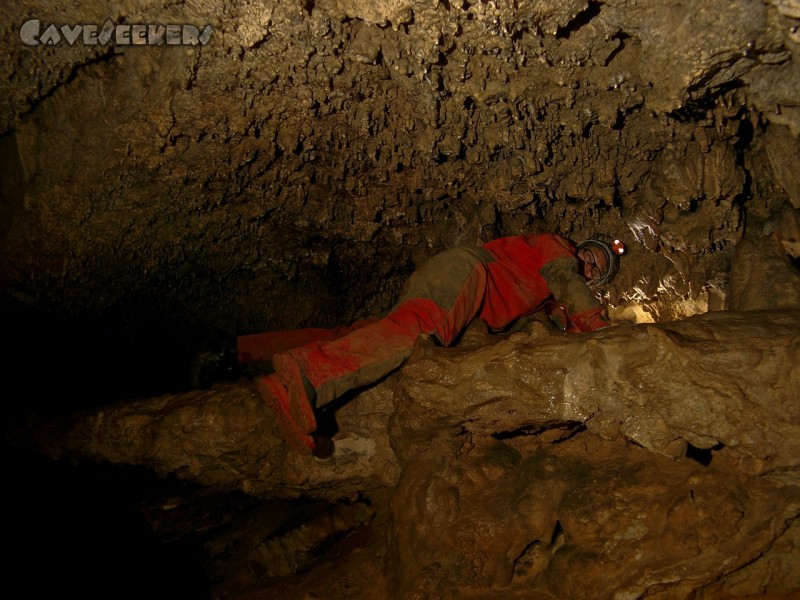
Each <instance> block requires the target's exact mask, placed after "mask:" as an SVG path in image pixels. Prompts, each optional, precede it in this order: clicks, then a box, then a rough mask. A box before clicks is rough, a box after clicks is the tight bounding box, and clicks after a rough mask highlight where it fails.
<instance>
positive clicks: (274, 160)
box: [0, 0, 800, 331]
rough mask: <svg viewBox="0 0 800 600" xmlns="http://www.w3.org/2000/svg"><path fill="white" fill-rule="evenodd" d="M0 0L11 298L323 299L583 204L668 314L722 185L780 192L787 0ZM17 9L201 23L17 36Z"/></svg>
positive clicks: (235, 315) (284, 319)
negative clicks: (95, 38) (178, 28)
mask: <svg viewBox="0 0 800 600" xmlns="http://www.w3.org/2000/svg"><path fill="white" fill-rule="evenodd" d="M2 11H3V17H4V18H3V23H4V26H3V27H4V28H5V29H4V37H3V45H4V46H3V47H4V49H5V52H4V53H3V54H2V59H0V72H2V73H4V74H5V76H4V77H3V80H4V81H6V82H9V83H8V84H6V85H7V89H8V93H7V94H3V100H2V102H3V106H4V110H3V111H2V121H1V122H0V131H2V132H4V133H5V135H4V137H3V138H2V141H1V142H0V146H2V148H0V160H2V162H3V165H4V169H3V171H4V177H3V189H4V197H5V198H6V200H5V201H4V203H3V211H4V212H3V215H4V218H3V230H2V231H3V237H2V244H3V252H4V257H5V260H4V262H3V268H2V273H0V275H2V278H3V281H4V282H5V286H4V288H5V291H4V294H3V297H2V300H3V302H4V304H5V305H7V306H8V307H9V310H15V311H20V312H22V313H23V314H25V315H26V316H27V314H28V312H26V311H32V312H34V313H35V311H37V310H51V311H54V312H58V313H59V314H60V313H65V314H68V315H74V314H79V315H90V316H91V315H96V314H102V315H122V316H123V317H122V318H127V319H129V320H131V321H133V325H132V327H134V328H135V327H136V326H137V325H140V324H141V323H142V322H145V323H147V322H148V319H150V320H152V319H155V318H158V317H163V318H172V319H175V320H183V321H188V322H189V323H192V324H204V325H207V324H216V325H220V326H223V327H225V328H228V329H231V330H240V331H256V330H259V329H274V328H280V327H291V326H299V325H309V324H310V325H325V324H328V325H334V324H339V323H343V322H347V321H349V320H352V319H353V318H355V317H357V316H363V315H365V314H366V313H370V312H376V311H379V310H382V309H385V308H387V307H388V306H389V305H390V304H391V301H392V299H393V297H394V295H395V294H396V292H397V289H398V286H399V285H400V283H401V282H402V278H403V277H404V276H406V275H407V274H408V273H409V272H410V270H411V269H412V268H413V266H414V265H415V264H419V263H420V262H421V261H422V260H423V259H424V258H426V257H428V256H430V255H431V254H433V253H434V252H437V251H439V250H443V249H445V248H448V247H450V246H453V245H456V244H459V243H479V242H482V241H486V240H488V239H489V238H491V237H494V236H497V235H502V234H513V233H519V232H526V231H557V232H560V233H563V234H566V235H570V236H575V237H581V236H585V235H588V234H590V233H592V232H594V231H595V230H598V229H600V230H613V231H616V232H617V233H618V234H620V235H623V236H625V237H627V238H628V240H629V241H630V242H631V243H632V245H633V246H634V248H633V251H632V256H633V257H634V259H635V264H634V260H632V261H630V262H631V264H630V265H626V266H625V267H623V273H622V276H621V278H620V280H619V282H618V284H617V285H615V286H614V287H613V288H612V289H611V290H609V299H610V300H612V301H613V302H615V303H622V304H627V303H630V302H634V301H635V302H637V303H638V304H639V305H640V306H644V307H645V309H646V314H647V315H648V316H649V318H650V320H658V319H669V318H675V317H679V316H684V315H686V314H693V313H696V312H700V311H702V310H703V309H705V308H708V307H709V306H710V307H711V308H715V307H716V308H719V307H720V306H721V303H722V298H723V297H724V293H725V286H726V276H725V271H726V269H727V266H728V261H729V259H730V256H731V251H732V248H733V244H734V243H735V242H736V241H738V240H739V239H740V238H741V237H742V232H743V228H742V220H743V212H742V209H743V208H746V207H748V205H749V203H751V202H752V203H754V204H759V203H762V202H765V203H766V208H767V210H772V208H773V207H774V206H776V205H777V204H778V203H779V202H781V201H790V202H792V203H793V204H794V206H795V207H797V206H798V197H797V173H796V169H792V168H791V167H790V166H787V165H791V164H792V163H793V162H796V158H797V150H796V148H797V139H798V129H800V127H798V125H797V123H798V117H797V110H798V109H797V99H796V94H795V93H793V90H796V89H797V87H798V86H797V85H795V84H796V83H797V81H798V75H797V73H798V68H797V52H798V42H797V34H796V31H795V30H796V28H797V24H798V23H797V16H796V14H795V13H796V10H795V8H794V6H793V5H792V4H791V3H785V2H777V1H776V2H770V3H762V2H760V1H756V0H747V1H737V2H734V3H730V2H718V3H715V2H711V3H709V2H697V3H689V4H682V5H675V4H674V3H671V2H658V3H655V4H653V3H648V4H647V6H643V5H641V4H637V3H635V2H632V1H615V2H605V3H602V4H600V3H594V2H585V1H578V2H535V3H534V2H513V3H512V2H494V1H492V2H462V3H451V2H415V1H412V0H409V1H407V2H378V3H371V2H354V1H346V0H341V1H332V0H331V1H329V2H317V3H306V4H303V3H301V2H295V1H288V0H287V1H281V2H276V1H268V0H261V1H257V2H251V1H236V2H225V3H221V2H218V1H215V0H208V1H204V2H196V3H192V4H191V5H186V4H176V5H168V6H164V7H155V6H152V5H151V4H149V3H142V2H134V1H128V2H123V3H120V4H118V5H115V7H106V6H101V5H95V4H93V3H92V2H89V1H84V2H79V3H73V4H71V5H70V7H67V8H64V9H63V10H61V9H59V10H55V9H54V8H53V7H50V6H49V3H48V2H44V1H43V2H34V1H32V2H29V3H27V4H26V5H25V6H24V7H20V6H17V5H8V6H6V7H4V8H3V9H2ZM32 15H33V16H34V17H35V18H36V19H38V20H39V21H40V22H41V26H40V28H41V30H42V31H43V30H44V29H45V27H46V26H47V25H48V24H50V23H55V24H57V25H62V24H70V23H95V24H97V25H98V26H101V25H102V24H103V23H105V21H106V20H107V19H110V20H111V21H112V22H114V23H116V22H124V23H129V24H135V23H190V24H193V25H196V26H197V27H200V28H202V27H203V26H205V25H206V24H210V25H211V26H212V27H213V28H214V30H213V35H211V37H210V38H209V40H208V43H207V44H205V45H197V46H189V47H184V46H166V45H165V46H161V47H155V46H152V47H151V46H144V47H130V46H121V45H114V44H106V45H86V44H84V43H83V42H82V41H79V42H76V43H74V44H73V45H71V46H70V45H68V44H67V42H66V41H62V42H60V43H59V44H57V45H53V46H43V45H39V46H28V45H25V44H24V43H23V42H22V41H21V40H20V29H21V27H22V24H23V23H24V22H26V20H28V19H30V18H31V16H32ZM9 84H10V85H9ZM762 138H763V140H764V141H765V143H764V146H763V147H762V146H761V145H760V141H761V140H762ZM756 185H758V186H759V191H763V192H765V194H763V195H761V196H760V197H759V198H758V199H757V200H754V201H753V200H748V198H749V197H750V195H751V194H752V192H753V191H754V190H755V187H754V186H756ZM767 192H769V199H767V194H766V193H767ZM349 289H359V290H361V293H359V294H358V295H357V296H354V295H351V294H347V290H349ZM285 298H292V301H291V302H290V303H287V302H286V301H285V300H284V299H285ZM186 306H191V307H192V310H191V311H190V314H189V315H188V316H187V310H186ZM109 318H111V317H109Z"/></svg>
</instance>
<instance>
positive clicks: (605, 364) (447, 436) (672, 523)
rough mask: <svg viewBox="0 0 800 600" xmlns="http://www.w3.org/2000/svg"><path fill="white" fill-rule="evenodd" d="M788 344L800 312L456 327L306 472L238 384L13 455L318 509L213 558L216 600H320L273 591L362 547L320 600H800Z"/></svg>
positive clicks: (799, 485)
mask: <svg viewBox="0 0 800 600" xmlns="http://www.w3.org/2000/svg"><path fill="white" fill-rule="evenodd" d="M798 340H800V313H798V312H797V310H790V311H782V312H781V311H769V312H766V311H765V312H758V311H752V312H716V313H708V314H706V315H702V316H697V317H693V318H690V319H686V320H682V321H676V322H671V323H663V324H652V325H630V326H618V327H614V328H611V329H607V330H603V331H600V332H595V333H593V334H580V335H568V334H561V333H558V332H554V331H553V330H552V329H550V328H548V327H547V326H546V325H545V324H544V323H543V322H540V321H532V322H530V323H528V325H527V328H525V329H522V330H520V331H518V332H516V333H513V334H507V335H503V336H499V337H498V336H492V335H489V334H486V333H484V332H483V331H482V330H481V329H480V328H477V327H476V328H472V329H471V330H470V332H469V333H468V335H467V336H466V338H465V339H464V340H463V341H462V343H461V345H459V346H458V347H455V348H448V349H445V348H441V347H436V346H433V345H427V344H421V345H420V346H419V348H418V349H417V351H416V353H415V355H414V356H412V358H411V359H410V361H409V363H408V364H407V365H406V366H405V367H404V368H403V369H402V370H401V372H399V373H398V374H396V375H395V376H393V377H391V378H390V379H389V380H387V381H386V382H384V383H382V384H380V385H379V386H377V387H375V388H372V389H370V390H368V391H366V392H364V393H363V394H361V395H359V396H357V397H355V399H354V400H353V401H352V402H350V403H349V404H346V405H345V406H343V407H342V408H340V409H339V411H338V412H337V413H336V419H337V422H338V426H339V430H338V433H337V434H336V436H335V438H334V440H335V444H336V451H335V452H334V454H333V456H331V457H330V458H327V459H324V460H321V459H315V458H312V457H304V456H299V455H294V454H292V453H289V454H287V448H286V446H285V445H284V444H282V443H281V441H280V440H279V439H278V437H277V433H276V432H277V429H276V426H275V423H274V421H273V418H272V415H271V414H269V413H268V411H267V410H266V409H265V408H264V406H263V404H262V403H261V402H260V401H258V400H257V397H256V395H255V394H254V391H253V387H252V386H251V385H249V384H247V382H246V381H243V382H240V383H237V384H233V385H224V386H217V387H215V388H213V389H212V390H209V391H207V392H203V393H190V394H182V395H177V396H163V397H159V398H154V399H150V400H142V401H139V402H126V403H122V404H119V405H116V406H110V407H107V408H105V409H102V410H99V411H92V412H88V413H84V414H78V415H75V416H73V417H72V418H70V419H61V420H58V421H52V422H49V423H47V424H46V425H43V426H41V428H36V429H34V430H33V434H34V435H33V437H32V438H31V439H34V440H35V441H36V444H37V445H38V446H39V447H40V448H41V449H43V450H44V451H45V452H46V453H47V454H49V455H51V456H53V457H61V458H65V457H71V458H73V459H77V458H83V459H92V460H100V461H103V462H107V461H110V462H111V463H116V464H127V465H144V466H146V467H148V468H150V469H153V470H155V471H156V472H157V473H159V474H160V475H161V476H163V477H167V476H177V477H179V478H180V479H183V480H187V481H191V482H194V483H199V484H201V485H202V486H206V487H209V488H211V489H217V490H233V489H239V490H242V491H244V492H246V493H247V494H248V495H250V496H254V497H257V498H262V499H264V500H265V501H272V500H276V499H293V498H298V497H303V498H306V499H309V498H315V499H317V500H319V501H324V502H327V503H329V504H330V506H331V508H329V509H327V510H328V511H329V512H324V513H323V514H321V515H320V516H318V517H316V518H309V517H307V522H306V523H305V524H304V525H303V526H302V527H300V528H298V529H294V530H293V529H289V530H284V531H283V532H282V533H281V534H280V535H277V536H276V535H275V533H274V530H269V529H265V528H264V527H265V526H262V527H261V528H260V529H258V530H257V532H258V533H260V535H261V536H262V537H260V538H258V537H256V538H254V537H253V535H256V534H253V533H251V535H250V537H249V538H248V541H247V544H249V545H250V546H251V547H252V549H251V550H249V551H247V552H245V553H244V558H242V554H243V551H242V550H238V551H234V550H229V551H228V553H227V554H226V555H224V556H219V557H216V561H217V562H221V563H224V562H225V561H226V559H227V561H228V563H229V564H228V565H227V567H226V568H224V569H222V568H219V572H220V573H236V577H232V576H230V577H229V578H228V579H225V578H224V577H222V576H220V579H221V581H220V582H219V590H220V592H219V593H220V594H224V593H233V591H234V590H235V591H238V592H242V590H250V591H252V590H253V589H261V587H262V586H265V587H266V589H268V590H272V591H274V592H276V593H277V590H281V589H283V590H284V591H285V590H288V589H292V590H294V591H293V592H292V593H295V594H300V590H303V589H310V588H308V587H307V586H311V585H312V584H311V583H310V582H311V581H313V580H314V579H315V578H316V579H317V580H319V579H321V580H322V583H321V584H322V585H325V586H326V589H327V587H328V586H329V585H332V582H331V581H330V578H337V577H340V576H342V571H336V572H335V573H330V572H328V571H327V570H326V569H325V568H322V567H320V570H318V571H316V572H315V574H313V575H311V574H309V575H306V576H301V577H297V578H294V579H292V580H290V581H289V582H286V581H284V582H280V581H278V580H277V579H276V578H277V577H279V576H286V575H290V574H294V573H298V572H300V571H303V570H306V569H308V568H310V567H313V566H314V561H313V560H312V559H310V558H302V557H304V556H305V557H308V556H309V555H313V554H314V553H315V552H319V549H320V548H322V547H325V546H326V545H328V544H330V543H331V540H334V539H337V538H338V537H340V536H342V535H350V534H353V532H355V531H358V530H361V529H363V528H365V527H370V528H371V531H372V534H371V537H369V536H368V537H367V538H364V539H361V541H360V542H358V543H357V544H356V547H357V548H358V549H359V552H356V550H355V549H354V548H352V547H351V548H350V549H349V550H348V552H347V554H348V557H349V558H348V559H347V561H346V562H345V563H344V564H347V565H348V566H347V569H348V571H347V574H346V576H345V577H346V579H347V581H348V582H349V583H348V585H347V586H345V587H347V588H348V589H347V590H344V589H342V587H341V585H339V586H338V587H337V586H335V585H333V587H331V590H335V591H331V592H330V595H328V596H326V597H330V598H345V597H352V593H353V590H352V587H359V588H360V590H361V592H363V593H364V594H365V595H364V596H363V597H381V596H383V597H396V598H416V597H424V596H426V595H428V596H434V597H442V598H459V597H464V595H478V596H487V595H488V596H487V597H500V595H502V596H510V597H520V598H523V597H530V595H531V594H533V595H535V596H536V597H543V598H550V597H552V598H564V597H570V598H573V597H574V598H595V597H598V596H600V597H631V598H640V597H645V596H648V597H649V596H651V595H655V596H656V597H659V596H660V597H665V598H667V597H669V598H690V597H697V594H707V595H706V596H702V597H709V598H715V597H730V595H734V596H736V595H738V596H742V595H746V594H749V593H755V592H756V591H763V590H768V591H770V592H772V593H775V594H785V593H788V592H790V591H793V590H794V591H796V590H797V588H798V585H800V581H798V580H797V576H796V572H797V571H796V569H793V568H791V566H790V565H796V564H797V563H798V561H799V560H800V557H798V556H797V550H796V549H795V548H794V546H793V545H792V542H791V540H792V539H793V536H795V535H796V533H795V532H794V529H795V527H794V526H793V525H792V523H793V522H794V520H795V518H796V517H797V515H798V512H800V481H799V480H798V477H797V475H798V465H800V447H798V440H800V430H799V428H800V413H798V406H797V392H796V390H797V389H798V384H800V379H799V378H800V371H798V366H797V365H798V364H800V360H798V359H800V346H798ZM161 520H164V521H169V517H168V516H162V517H161ZM178 522H180V521H178ZM268 522H271V521H270V520H268ZM175 527H177V525H173V528H175ZM184 535H185V534H184ZM230 535H231V536H233V537H235V535H234V534H230ZM242 537H244V536H242V535H241V534H239V538H240V539H239V540H238V541H237V542H235V543H234V542H233V541H230V540H229V541H228V542H227V544H230V545H231V546H232V547H233V546H236V545H237V544H239V545H240V546H241V545H243V544H242V540H241V538H242ZM223 539H224V538H223ZM220 544H223V545H224V543H223V542H221V541H217V542H216V545H220ZM353 552H356V554H355V555H353V554H352V553H353ZM371 553H372V554H373V559H367V558H366V557H365V555H370V554H371ZM355 556H362V557H363V558H364V560H365V561H366V562H367V563H368V564H367V565H364V566H363V569H364V572H365V573H369V576H366V575H365V576H364V578H363V579H362V580H361V582H360V583H356V582H355V580H357V579H358V573H360V572H361V571H360V569H362V567H359V566H356V565H355V564H353V563H354V562H355ZM376 556H378V557H382V558H381V559H380V560H378V561H377V562H375V560H376V559H375V558H374V557H376ZM237 557H238V558H237ZM759 565H760V566H759ZM342 568H345V567H342ZM350 569H352V570H350ZM313 570H314V569H312V571H313ZM576 575H577V576H576ZM318 584H319V581H318ZM314 585H317V584H314ZM275 586H277V587H275ZM282 586H288V587H282ZM361 586H364V587H361ZM225 590H227V592H226V591H225ZM375 590H379V591H378V592H376V591H375ZM703 590H706V591H705V592H704V591H703ZM708 590H711V591H708ZM732 590H733V591H732ZM287 593H288V592H287ZM348 594H349V596H348ZM371 594H377V595H371ZM359 597H361V595H360V594H359Z"/></svg>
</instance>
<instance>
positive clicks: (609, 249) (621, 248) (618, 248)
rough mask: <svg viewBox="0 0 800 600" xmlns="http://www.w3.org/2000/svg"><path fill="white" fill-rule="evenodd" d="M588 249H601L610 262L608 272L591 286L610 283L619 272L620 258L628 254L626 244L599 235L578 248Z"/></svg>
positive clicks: (591, 282) (607, 236)
mask: <svg viewBox="0 0 800 600" xmlns="http://www.w3.org/2000/svg"><path fill="white" fill-rule="evenodd" d="M588 247H594V248H600V250H602V251H603V254H605V256H606V259H607V260H608V269H606V272H605V273H603V275H602V276H600V277H598V278H597V279H592V280H591V281H590V282H589V284H590V285H602V284H604V283H609V282H610V281H611V280H612V279H614V277H616V276H617V273H618V272H619V257H620V256H622V255H623V254H625V252H627V248H626V247H625V244H624V243H623V242H622V241H621V240H619V239H617V238H614V237H611V236H610V235H606V234H604V233H598V234H595V235H593V236H592V237H590V238H589V239H588V240H584V241H582V242H581V243H580V244H578V246H577V248H578V249H581V248H588Z"/></svg>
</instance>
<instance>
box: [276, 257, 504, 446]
mask: <svg viewBox="0 0 800 600" xmlns="http://www.w3.org/2000/svg"><path fill="white" fill-rule="evenodd" d="M486 260H491V256H490V255H488V253H486V254H484V253H483V252H482V251H481V250H480V249H474V248H457V249H454V250H450V251H447V252H444V253H442V254H440V255H437V256H436V257H434V258H432V259H431V260H429V261H428V262H427V263H426V264H425V265H424V266H423V267H422V268H421V269H419V270H418V271H416V272H415V273H414V274H412V276H411V278H409V280H408V283H407V285H406V289H405V291H404V293H403V294H402V296H401V298H400V300H399V301H398V303H397V304H396V305H395V307H394V309H392V311H391V312H390V313H389V315H388V316H386V317H385V318H382V319H379V320H377V321H375V322H373V323H370V324H368V325H365V326H364V327H360V328H358V329H356V330H355V331H353V332H351V333H350V334H348V335H346V336H344V337H342V338H339V339H337V340H333V341H330V342H312V343H310V344H306V345H304V346H302V347H299V348H294V349H291V350H288V351H286V352H280V353H277V354H275V356H274V357H273V363H274V366H275V369H276V373H275V374H274V375H271V376H269V377H273V378H274V380H273V381H270V382H269V384H268V385H265V384H264V383H263V382H262V384H261V387H260V389H261V390H269V391H270V392H271V393H272V394H273V395H274V394H275V393H276V391H275V389H276V388H275V384H276V382H279V383H280V385H281V387H282V388H283V389H285V390H286V391H287V392H288V393H287V394H286V395H284V394H283V393H282V392H281V391H280V390H278V392H277V393H278V394H279V395H280V396H281V401H280V402H278V404H279V405H280V406H281V407H284V408H285V410H287V411H288V412H289V413H290V415H289V417H290V418H289V420H291V421H292V422H293V424H294V425H296V430H299V431H300V432H301V436H305V438H304V440H303V442H304V443H305V445H307V446H309V447H310V448H313V441H312V440H311V437H310V434H311V433H312V432H313V431H314V430H315V429H316V419H315V414H314V412H315V406H316V407H322V406H323V405H325V404H327V403H328V402H330V401H332V400H334V399H335V398H337V397H338V396H340V395H341V394H343V393H344V392H346V391H348V390H350V389H354V388H358V387H361V386H363V385H367V384H370V383H373V382H375V381H377V380H378V379H380V378H381V377H383V376H384V375H386V374H388V373H390V372H391V371H393V370H394V369H396V368H397V367H399V366H400V365H401V364H402V363H403V362H404V361H405V359H406V358H408V356H409V355H410V354H411V352H412V351H413V348H414V345H415V344H416V342H417V340H418V339H419V337H420V335H421V334H430V335H434V336H435V337H436V338H437V339H438V340H439V341H440V342H441V343H442V344H444V345H449V344H450V343H452V342H453V341H454V340H455V339H456V338H457V336H458V335H459V334H460V333H461V332H462V331H463V330H464V329H465V328H466V326H467V325H468V324H469V323H470V322H471V321H472V320H473V319H474V318H475V317H476V316H477V315H478V313H479V312H480V308H481V304H482V302H483V298H484V293H485V289H486V285H487V271H486V268H485V266H484V264H483V263H484V261H486ZM275 380H277V381H275ZM271 403H272V405H275V401H274V400H271ZM279 421H280V419H279ZM290 429H291V430H290V431H288V432H287V431H286V430H284V433H285V434H286V435H291V434H292V432H293V431H295V428H290ZM295 446H296V445H295Z"/></svg>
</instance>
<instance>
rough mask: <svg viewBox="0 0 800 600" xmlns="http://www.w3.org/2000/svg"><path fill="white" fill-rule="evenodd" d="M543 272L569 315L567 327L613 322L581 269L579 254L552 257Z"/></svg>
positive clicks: (578, 328) (588, 328) (598, 326)
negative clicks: (575, 255)
mask: <svg viewBox="0 0 800 600" xmlns="http://www.w3.org/2000/svg"><path fill="white" fill-rule="evenodd" d="M539 273H541V275H542V277H544V279H545V281H546V282H547V287H548V289H549V290H550V293H552V294H553V299H554V300H555V303H556V304H557V306H558V308H559V309H560V310H561V311H563V313H564V316H565V317H566V319H567V322H566V323H565V324H564V327H563V329H562V330H563V331H568V332H570V333H577V332H585V331H595V330H596V329H602V328H603V327H609V326H610V325H611V322H610V321H609V320H608V319H607V318H606V316H605V312H604V310H603V305H602V304H601V303H600V301H599V300H598V299H597V298H596V297H595V295H594V294H593V293H592V290H591V288H590V287H589V286H588V285H587V283H586V281H585V280H584V278H583V276H582V275H580V273H578V260H577V259H576V258H575V257H560V258H556V259H554V260H551V261H550V262H548V263H547V264H546V265H545V266H543V267H542V268H541V269H540V270H539ZM553 308H555V307H553ZM554 312H555V311H554ZM560 328H561V327H560Z"/></svg>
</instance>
